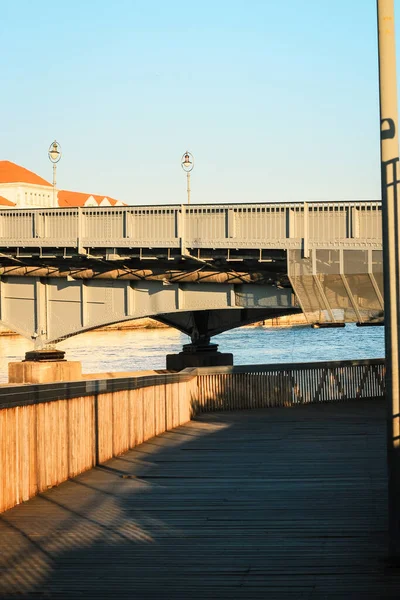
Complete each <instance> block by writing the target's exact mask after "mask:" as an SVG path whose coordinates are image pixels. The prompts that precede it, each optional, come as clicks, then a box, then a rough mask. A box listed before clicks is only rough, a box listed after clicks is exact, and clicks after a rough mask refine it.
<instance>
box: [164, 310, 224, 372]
mask: <svg viewBox="0 0 400 600" xmlns="http://www.w3.org/2000/svg"><path fill="white" fill-rule="evenodd" d="M209 316H210V313H209V311H204V312H194V313H193V320H194V326H193V330H192V334H191V340H192V341H191V344H185V345H184V346H183V348H182V352H179V354H167V369H168V370H169V371H181V370H182V369H186V368H187V367H222V366H231V365H233V354H231V353H230V352H224V353H222V352H218V344H211V343H210V336H209V334H208V330H209Z"/></svg>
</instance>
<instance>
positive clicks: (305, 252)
mask: <svg viewBox="0 0 400 600" xmlns="http://www.w3.org/2000/svg"><path fill="white" fill-rule="evenodd" d="M303 220H304V221H303V258H308V257H309V256H310V249H309V239H308V231H309V230H308V226H309V222H308V202H304V204H303Z"/></svg>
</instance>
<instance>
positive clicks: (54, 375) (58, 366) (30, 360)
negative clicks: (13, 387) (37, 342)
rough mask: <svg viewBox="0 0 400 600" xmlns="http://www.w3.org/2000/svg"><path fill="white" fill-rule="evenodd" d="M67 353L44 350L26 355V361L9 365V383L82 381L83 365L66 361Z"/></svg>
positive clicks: (32, 351)
mask: <svg viewBox="0 0 400 600" xmlns="http://www.w3.org/2000/svg"><path fill="white" fill-rule="evenodd" d="M64 356H65V352H63V351H62V350H58V349H57V348H43V349H41V350H31V351H29V352H26V353H25V360H23V361H19V362H11V363H9V365H8V382H9V383H53V382H56V381H77V380H80V379H82V363H81V362H80V361H72V360H65V358H64Z"/></svg>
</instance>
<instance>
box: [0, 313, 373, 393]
mask: <svg viewBox="0 0 400 600" xmlns="http://www.w3.org/2000/svg"><path fill="white" fill-rule="evenodd" d="M188 341H189V340H188V338H187V337H186V336H185V335H183V334H181V333H179V332H178V331H175V330H173V329H142V330H136V331H135V330H132V331H108V332H105V331H101V332H90V333H85V334H81V335H78V336H76V337H72V338H69V339H67V340H65V341H64V342H62V343H61V344H59V347H60V349H63V350H65V351H66V353H67V354H66V358H68V359H70V360H80V361H81V362H82V367H83V372H84V373H100V372H110V371H138V370H144V369H163V368H165V355H166V354H168V353H171V352H179V351H180V350H181V347H182V344H185V343H187V342H188ZM213 341H215V342H217V343H218V344H219V349H220V350H221V351H222V352H232V353H233V356H234V362H235V364H238V365H239V364H268V363H284V362H313V361H324V360H349V359H358V358H381V357H383V356H384V328H383V327H365V328H362V327H360V328H359V327H356V326H355V325H353V324H351V325H347V326H346V327H345V328H344V329H311V328H310V327H303V326H297V327H285V328H280V329H279V328H276V327H274V328H268V327H250V328H249V327H246V328H242V329H235V330H232V331H228V332H226V333H223V334H221V335H218V336H216V337H215V338H213ZM31 349H32V346H31V343H30V342H29V341H27V340H24V339H23V338H21V337H18V336H1V337H0V381H2V382H4V381H7V365H8V362H9V361H12V360H21V359H23V358H24V355H25V352H26V351H27V350H31Z"/></svg>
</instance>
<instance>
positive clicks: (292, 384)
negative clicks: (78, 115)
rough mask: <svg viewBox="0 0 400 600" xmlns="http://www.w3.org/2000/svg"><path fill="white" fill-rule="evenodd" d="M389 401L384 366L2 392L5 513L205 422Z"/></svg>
mask: <svg viewBox="0 0 400 600" xmlns="http://www.w3.org/2000/svg"><path fill="white" fill-rule="evenodd" d="M383 395H384V361H383V360H368V361H346V362H330V363H312V364H309V363H307V364H297V365H256V366H244V367H218V368H205V369H197V370H195V369H187V370H186V371H182V372H181V373H178V374H168V375H152V376H146V377H129V378H119V379H107V380H106V379H101V380H89V381H78V382H62V383H54V384H41V385H21V386H4V387H2V388H0V512H2V511H4V510H7V509H8V508H11V507H12V506H15V505H16V504H19V503H20V502H23V501H25V500H28V499H29V498H31V497H32V496H34V495H35V494H37V493H39V492H42V491H44V490H46V489H48V488H50V487H52V486H55V485H58V484H59V483H61V482H62V481H65V480H66V479H68V478H70V477H74V476H75V475H78V474H79V473H82V472H83V471H86V470H88V469H91V468H92V467H94V466H95V465H97V464H100V463H103V462H105V461H107V460H108V459H110V458H112V457H113V456H118V455H119V454H122V453H124V452H126V451H127V450H129V449H130V448H134V447H135V446H137V445H138V444H141V443H142V442H144V441H146V440H148V439H150V438H152V437H154V436H156V435H159V434H160V433H163V432H164V431H167V430H169V429H173V428H174V427H177V426H179V425H182V424H183V423H186V422H187V421H189V420H190V419H191V418H192V416H193V415H196V414H198V413H200V412H207V411H215V410H238V409H247V408H261V407H271V406H288V405H291V404H301V403H309V402H326V401H339V400H341V401H344V400H350V399H357V398H372V397H374V398H375V397H382V396H383Z"/></svg>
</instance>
